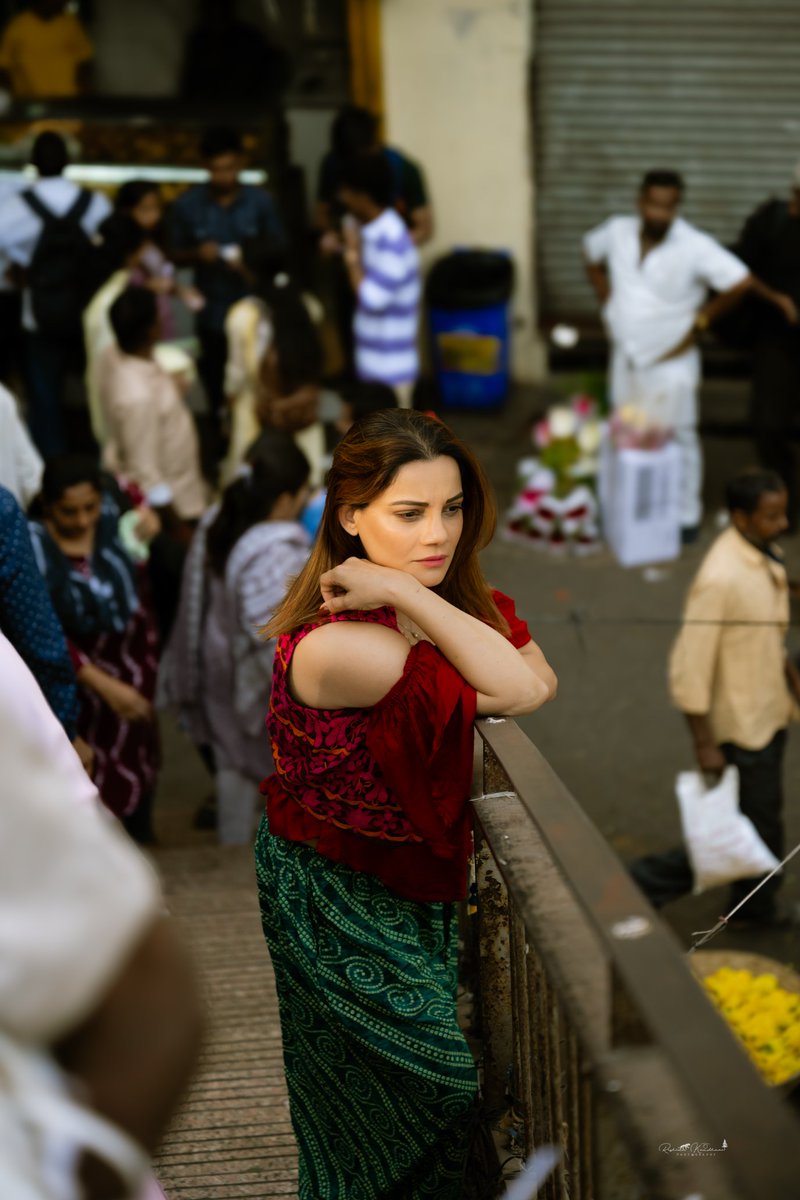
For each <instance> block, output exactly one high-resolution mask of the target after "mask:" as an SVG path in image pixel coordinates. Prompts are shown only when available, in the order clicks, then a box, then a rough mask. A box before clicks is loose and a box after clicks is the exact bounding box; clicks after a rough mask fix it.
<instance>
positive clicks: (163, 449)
mask: <svg viewBox="0 0 800 1200" xmlns="http://www.w3.org/2000/svg"><path fill="white" fill-rule="evenodd" d="M109 320H110V322H111V328H112V329H113V331H114V336H115V338H116V342H117V345H116V346H109V347H107V348H106V350H104V351H103V353H102V354H101V355H100V361H99V362H98V366H97V383H98V395H99V400H100V405H101V407H102V410H103V416H104V418H105V424H106V427H107V430H108V441H107V443H106V446H105V448H104V451H103V465H104V466H105V467H107V468H108V469H109V470H111V471H113V472H114V473H115V474H121V475H125V476H127V477H128V478H129V479H131V480H133V481H134V482H135V483H137V484H138V485H139V487H140V488H141V489H142V491H143V492H144V493H145V495H146V496H147V499H148V502H149V503H150V504H151V506H152V507H154V508H159V509H161V508H164V507H166V506H167V505H170V506H171V507H172V509H173V511H174V513H175V515H176V516H177V517H178V518H179V519H180V520H181V521H196V520H197V519H198V518H199V517H201V516H202V515H203V513H204V512H205V509H206V505H207V501H208V489H207V487H206V483H205V481H204V479H203V475H202V472H201V470H200V452H199V448H198V442H197V433H196V430H195V425H194V420H193V418H192V414H191V413H190V411H189V408H188V406H187V405H186V403H185V401H184V399H183V396H182V395H181V393H180V389H179V387H178V385H177V383H176V382H175V380H174V379H173V378H172V376H171V375H168V374H167V372H166V371H164V370H163V369H162V368H161V367H160V366H159V364H158V363H157V362H156V360H155V358H154V357H153V350H154V347H155V345H156V342H157V341H158V339H159V337H160V329H159V321H158V307H157V302H156V297H155V294H154V293H153V292H151V291H149V290H148V289H147V288H138V287H128V288H125V290H124V291H123V292H122V293H121V294H120V295H119V296H118V297H117V299H116V300H115V301H114V303H113V304H112V305H111V308H110V310H109Z"/></svg>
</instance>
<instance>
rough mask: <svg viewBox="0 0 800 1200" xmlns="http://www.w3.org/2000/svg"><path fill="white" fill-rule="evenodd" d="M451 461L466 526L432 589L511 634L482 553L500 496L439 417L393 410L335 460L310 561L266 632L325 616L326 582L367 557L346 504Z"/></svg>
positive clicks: (359, 430)
mask: <svg viewBox="0 0 800 1200" xmlns="http://www.w3.org/2000/svg"><path fill="white" fill-rule="evenodd" d="M442 457H448V458H452V459H454V460H455V462H456V463H457V464H458V469H459V471H460V472H461V486H462V488H463V491H464V524H463V529H462V533H461V537H460V538H459V540H458V544H457V546H456V549H455V552H454V554H453V559H452V562H451V563H450V566H449V568H448V571H447V574H446V576H445V577H444V579H443V580H442V582H441V583H440V584H438V585H437V586H436V587H435V588H433V591H435V592H437V593H438V594H439V595H440V596H442V597H443V598H444V599H445V600H447V601H448V602H449V603H450V604H453V605H455V606H456V607H457V608H460V609H462V610H463V611H464V612H467V613H469V614H470V615H471V616H473V617H478V618H480V619H481V620H483V621H486V622H487V623H488V624H489V625H492V626H493V627H494V628H495V629H498V630H499V631H500V632H501V633H508V625H507V623H506V621H505V620H504V618H503V617H502V616H501V614H500V612H499V610H498V608H497V605H496V604H495V602H494V599H493V598H492V593H491V590H490V588H489V585H488V584H487V583H486V580H485V579H484V577H483V573H482V571H481V568H480V565H479V563H478V552H479V551H480V550H482V549H483V547H484V546H486V545H487V544H488V543H489V542H490V541H491V538H492V534H493V533H494V530H495V524H496V520H497V513H496V508H495V503H494V497H493V495H492V492H491V488H490V486H489V482H488V480H487V478H486V475H485V474H484V471H483V468H482V467H481V465H480V463H479V462H478V460H477V459H476V458H475V456H474V455H473V453H472V451H471V450H468V449H467V447H466V446H465V445H464V443H463V442H460V441H459V440H458V438H457V437H455V435H454V434H453V433H452V432H451V431H450V430H449V429H448V428H447V426H446V425H443V424H442V423H441V422H440V421H437V420H436V419H435V418H433V417H426V416H424V415H423V414H422V413H419V412H409V411H406V410H403V409H397V408H389V409H384V410H383V411H380V412H374V413H370V414H368V415H367V416H365V417H362V418H361V420H360V421H357V422H356V423H355V424H354V425H353V426H352V428H351V429H350V430H349V431H348V432H347V434H345V436H344V437H343V438H342V440H341V442H340V443H339V445H338V446H337V447H336V451H335V453H334V455H333V464H332V466H331V470H330V475H329V477H328V496H327V499H326V502H325V511H324V513H323V515H322V522H321V524H320V528H319V534H318V536H317V541H316V544H315V546H314V549H313V551H312V553H311V557H310V558H309V560H308V562H307V563H306V565H305V567H304V568H303V570H302V571H301V573H300V574H299V575H298V577H297V579H296V580H295V581H294V583H293V584H292V585H291V587H290V588H289V591H288V593H287V595H286V598H285V599H284V601H283V603H282V604H281V606H280V607H279V608H278V610H277V611H276V612H275V614H274V616H273V618H272V620H271V621H270V623H269V625H268V626H267V627H266V631H265V632H266V634H267V636H269V637H277V636H278V635H279V634H281V633H287V632H289V631H291V630H293V629H298V628H300V626H301V625H308V624H312V623H313V622H314V621H315V620H317V619H318V618H319V606H320V603H321V601H322V593H321V592H320V587H319V580H320V576H321V575H324V573H325V572H326V571H329V570H330V569H331V568H332V567H335V566H338V565H339V563H342V562H344V560H345V559H346V558H366V554H365V552H364V548H363V546H362V545H361V540H360V538H358V537H357V536H355V535H353V534H350V533H348V532H347V531H346V530H345V529H344V528H343V526H342V524H341V522H340V520H339V512H340V511H341V509H342V508H343V507H344V506H346V505H352V506H353V507H354V508H366V507H367V505H368V504H371V503H372V502H373V500H376V499H377V498H378V496H380V495H381V494H382V493H383V492H385V491H386V489H387V488H388V487H389V486H390V484H391V483H392V481H393V480H394V478H395V476H396V475H397V472H398V471H399V470H400V468H401V467H402V466H404V465H405V464H406V463H410V462H420V461H422V462H430V461H432V460H433V459H436V458H442Z"/></svg>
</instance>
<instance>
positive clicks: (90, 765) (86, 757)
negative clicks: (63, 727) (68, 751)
mask: <svg viewBox="0 0 800 1200" xmlns="http://www.w3.org/2000/svg"><path fill="white" fill-rule="evenodd" d="M72 748H73V750H74V751H75V753H76V754H77V756H78V758H79V759H80V760H81V766H82V767H83V769H84V771H85V772H86V774H87V775H88V776H89V778H90V779H91V778H92V775H93V773H94V750H93V749H92V747H91V746H90V745H89V743H88V742H85V741H84V740H83V738H82V737H81V736H80V734H77V735H76V736H75V737H74V738H73V739H72Z"/></svg>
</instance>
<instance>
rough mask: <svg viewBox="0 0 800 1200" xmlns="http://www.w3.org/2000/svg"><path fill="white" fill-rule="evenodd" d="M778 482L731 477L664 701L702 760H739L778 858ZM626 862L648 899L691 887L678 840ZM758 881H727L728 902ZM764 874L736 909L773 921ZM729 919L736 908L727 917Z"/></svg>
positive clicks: (766, 476)
mask: <svg viewBox="0 0 800 1200" xmlns="http://www.w3.org/2000/svg"><path fill="white" fill-rule="evenodd" d="M786 499H787V498H786V490H785V486H784V484H783V481H782V480H781V479H780V477H779V476H778V475H776V474H775V473H774V472H772V471H761V470H751V471H746V472H743V473H742V474H741V475H739V476H737V477H736V478H735V479H733V480H732V481H731V482H730V483H729V484H728V488H727V502H728V509H729V511H730V515H731V525H730V528H728V529H726V530H725V532H724V533H721V534H720V536H719V537H718V538H717V540H716V541H715V542H714V544H713V546H712V547H711V549H710V550H709V552H708V554H707V555H706V557H705V558H704V560H703V562H702V564H701V566H700V570H699V571H698V573H697V575H696V577H695V579H694V582H693V583H692V586H691V588H690V590H689V596H688V599H687V602H686V608H685V611H684V624H683V626H682V628H681V631H680V633H679V635H678V638H677V640H676V642H675V645H674V646H673V649H672V655H671V658H670V667H669V683H670V694H671V698H672V702H673V704H674V705H675V707H676V708H678V709H679V710H680V711H681V712H683V713H684V714H685V716H686V720H687V722H688V725H689V730H690V732H691V735H692V740H693V743H694V752H695V758H696V760H697V765H698V768H699V769H700V770H701V771H704V772H707V773H711V774H718V773H719V772H721V771H722V770H723V769H724V767H725V766H726V765H727V764H728V763H732V764H733V765H735V766H736V767H737V768H738V770H739V807H740V809H741V811H742V812H743V813H744V814H745V816H747V817H749V818H750V820H751V821H752V822H753V824H754V825H755V827H756V829H757V830H758V832H759V834H760V835H761V837H762V838H763V840H764V842H765V843H766V844H767V846H769V848H770V850H772V851H773V853H774V854H776V855H777V857H778V858H782V857H783V853H784V848H783V818H782V808H783V778H782V772H783V753H784V749H785V745H786V726H787V724H788V721H789V717H790V715H791V711H792V696H793V695H794V696H795V697H798V696H800V680H798V675H797V671H796V669H795V668H794V665H793V664H792V663H791V661H790V660H789V659H787V656H786V649H785V644H784V642H785V636H786V630H787V627H788V624H789V588H788V583H787V579H786V570H785V568H784V565H783V561H782V559H781V556H780V554H779V552H778V551H777V550H776V549H775V547H774V545H773V541H774V539H775V538H776V537H778V536H779V535H780V534H781V533H783V532H784V530H785V529H786V527H787V523H788V522H787V517H786ZM631 871H632V874H633V876H634V878H635V879H636V882H637V883H638V884H639V886H640V888H641V889H642V891H643V892H644V893H645V894H646V895H647V897H648V898H649V899H650V901H651V902H652V903H653V904H654V905H655V906H656V907H661V905H663V904H666V903H667V902H668V901H669V900H673V899H676V898H677V897H678V896H681V895H684V894H685V893H686V892H690V891H691V890H692V886H693V878H692V870H691V866H690V863H689V858H688V856H687V854H686V851H685V850H684V849H683V848H682V847H679V848H675V849H673V850H668V851H666V852H665V853H663V854H654V855H648V856H647V857H646V858H641V859H639V860H638V861H637V862H635V863H634V864H633V865H632V868H631ZM754 885H755V880H752V879H745V880H738V881H737V882H735V883H734V884H733V885H732V888H731V897H730V905H729V908H733V907H735V905H737V904H738V903H739V901H740V900H742V899H743V898H744V897H745V896H746V895H747V893H748V892H749V891H750V890H751V889H752V888H753V886H754ZM779 886H780V877H779V876H776V877H775V879H773V880H770V882H769V883H768V884H766V885H765V886H764V887H763V888H762V889H761V890H760V891H759V892H758V893H757V895H756V896H754V897H753V899H752V900H750V901H749V902H748V904H747V905H746V907H745V908H743V909H742V912H741V917H740V919H739V921H738V923H739V924H740V926H743V925H744V924H745V923H746V924H747V925H748V927H751V926H753V925H762V926H763V925H772V924H775V923H776V922H777V921H778V917H779V911H778V909H777V906H776V892H777V890H778V887H779ZM735 923H737V919H736V918H734V919H733V920H732V921H731V924H732V925H733V924H735Z"/></svg>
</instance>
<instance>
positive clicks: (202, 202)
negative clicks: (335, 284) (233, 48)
mask: <svg viewBox="0 0 800 1200" xmlns="http://www.w3.org/2000/svg"><path fill="white" fill-rule="evenodd" d="M200 152H201V155H202V157H203V159H204V161H205V163H206V166H207V168H208V181H207V182H206V183H202V184H197V185H196V186H195V187H192V188H190V189H189V191H187V192H184V194H183V195H182V196H180V197H179V198H178V199H177V200H176V201H175V203H174V204H173V206H172V210H171V212H170V216H169V239H168V241H169V245H168V253H169V255H170V257H171V258H172V260H173V261H174V262H175V263H176V264H178V265H179V266H190V267H192V268H193V270H194V282H195V284H196V286H197V288H198V290H199V291H200V292H201V293H202V295H203V296H204V297H205V301H206V303H205V306H204V307H203V308H202V309H200V311H199V312H198V313H197V316H196V323H195V327H196V330H197V336H198V338H199V339H200V346H201V358H200V364H199V367H200V376H201V378H202V381H203V385H204V387H205V390H206V395H207V398H208V403H209V406H210V410H211V417H212V421H213V423H214V428H213V429H212V435H213V445H212V446H211V447H210V450H211V451H212V452H213V456H214V457H215V459H216V460H219V458H221V457H222V452H223V449H224V442H225V440H226V439H225V437H224V433H223V429H222V426H223V424H224V420H225V388H224V379H225V363H226V361H227V357H228V346H227V338H226V336H225V317H226V316H227V313H228V310H229V309H230V307H231V305H232V304H235V303H236V301H237V300H241V299H242V298H243V297H244V296H246V295H248V293H249V292H250V291H251V290H252V288H253V286H254V284H255V283H256V282H257V280H256V279H255V277H254V275H253V273H252V272H251V271H250V269H249V268H248V266H247V261H246V256H245V248H246V247H247V248H248V251H249V252H254V251H256V250H257V251H258V253H259V255H260V257H261V258H262V259H264V260H266V259H268V258H271V259H272V262H273V273H274V271H275V270H276V269H277V267H278V266H279V265H281V263H282V260H283V256H284V254H285V251H286V237H285V234H284V230H283V226H282V223H281V220H280V218H279V216H278V212H277V209H276V207H275V204H274V202H273V200H272V197H271V196H270V195H269V193H268V192H267V191H266V190H265V189H264V188H261V187H254V186H252V185H250V184H245V183H242V181H241V178H240V176H241V172H242V170H243V168H244V163H245V157H244V150H243V146H242V140H241V138H240V136H239V134H238V133H236V132H235V131H234V130H232V129H209V130H207V131H206V133H205V134H204V135H203V138H202V141H201V145H200Z"/></svg>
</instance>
